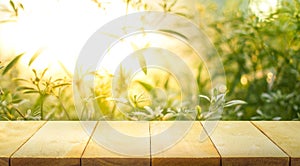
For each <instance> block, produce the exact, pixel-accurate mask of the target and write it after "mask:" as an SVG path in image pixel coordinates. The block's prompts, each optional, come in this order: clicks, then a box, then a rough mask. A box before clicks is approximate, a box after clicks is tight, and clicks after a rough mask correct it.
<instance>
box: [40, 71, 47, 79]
mask: <svg viewBox="0 0 300 166" xmlns="http://www.w3.org/2000/svg"><path fill="white" fill-rule="evenodd" d="M47 70H48V68H46V69H44V71H43V72H42V74H41V78H40V79H42V78H43V77H44V76H45V74H46V72H47Z"/></svg>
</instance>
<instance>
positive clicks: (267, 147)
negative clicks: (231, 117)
mask: <svg viewBox="0 0 300 166" xmlns="http://www.w3.org/2000/svg"><path fill="white" fill-rule="evenodd" d="M204 123H206V125H204V127H205V128H207V126H209V124H210V123H214V122H207V121H206V122H202V124H204ZM210 137H211V139H212V142H213V143H214V144H215V146H216V148H217V150H218V151H219V153H220V155H221V158H222V161H221V162H222V165H223V166H224V165H289V159H288V156H287V155H286V154H285V153H284V152H283V151H282V150H281V149H280V148H279V147H277V146H276V145H275V144H274V143H273V142H272V141H271V140H269V139H268V138H267V137H266V136H265V135H264V134H263V133H261V132H260V131H259V130H258V129H257V128H256V127H255V126H254V125H252V124H251V123H250V122H247V121H244V122H241V121H240V122H238V121H220V122H219V123H218V125H217V127H216V128H215V130H214V131H213V132H212V134H211V135H210Z"/></svg>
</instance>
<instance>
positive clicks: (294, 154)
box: [252, 121, 300, 165]
mask: <svg viewBox="0 0 300 166" xmlns="http://www.w3.org/2000/svg"><path fill="white" fill-rule="evenodd" d="M252 123H253V124H254V125H255V126H257V127H258V128H259V129H260V130H261V131H262V132H263V133H265V134H266V135H267V136H268V137H269V138H270V139H271V140H272V141H274V142H275V143H276V144H277V145H278V146H280V147H281V149H283V150H284V151H285V152H286V153H287V154H288V155H289V156H290V157H291V165H300V122H299V121H286V122H270V121H269V122H267V121H259V122H258V121H257V122H252Z"/></svg>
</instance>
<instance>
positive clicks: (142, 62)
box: [137, 54, 147, 75]
mask: <svg viewBox="0 0 300 166" xmlns="http://www.w3.org/2000/svg"><path fill="white" fill-rule="evenodd" d="M137 58H138V60H139V64H140V67H141V68H142V70H143V72H144V74H145V75H147V64H146V60H145V58H144V56H143V55H142V54H140V55H138V56H137Z"/></svg>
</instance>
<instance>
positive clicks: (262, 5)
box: [249, 0, 279, 21]
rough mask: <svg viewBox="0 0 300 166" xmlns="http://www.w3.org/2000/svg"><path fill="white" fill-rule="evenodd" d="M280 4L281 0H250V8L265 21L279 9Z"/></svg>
mask: <svg viewBox="0 0 300 166" xmlns="http://www.w3.org/2000/svg"><path fill="white" fill-rule="evenodd" d="M278 5H279V0H250V3H249V8H250V10H251V11H252V12H253V13H254V14H255V15H256V16H257V17H259V18H260V20H262V21H263V20H264V19H266V18H267V17H268V16H269V15H270V14H272V13H274V12H275V11H276V10H277V8H278Z"/></svg>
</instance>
